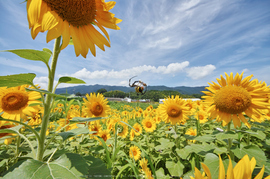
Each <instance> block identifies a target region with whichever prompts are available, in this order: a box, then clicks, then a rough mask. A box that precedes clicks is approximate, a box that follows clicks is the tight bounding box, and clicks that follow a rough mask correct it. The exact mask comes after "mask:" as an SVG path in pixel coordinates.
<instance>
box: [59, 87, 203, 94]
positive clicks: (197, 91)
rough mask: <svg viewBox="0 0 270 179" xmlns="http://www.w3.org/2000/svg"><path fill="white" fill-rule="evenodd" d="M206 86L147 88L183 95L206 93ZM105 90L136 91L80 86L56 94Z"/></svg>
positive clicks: (128, 88)
mask: <svg viewBox="0 0 270 179" xmlns="http://www.w3.org/2000/svg"><path fill="white" fill-rule="evenodd" d="M205 87H206V86H198V87H188V86H177V87H167V86H147V90H158V91H165V90H169V91H178V92H180V93H181V94H187V95H191V94H203V93H202V92H201V91H205V90H206V89H205ZM101 88H104V89H106V90H107V91H115V90H119V91H123V92H125V93H128V92H132V91H134V88H131V87H126V86H109V85H99V84H95V85H79V86H73V87H66V88H58V89H56V91H55V93H56V94H61V93H66V92H67V93H68V94H76V93H78V92H80V93H81V94H86V93H88V94H89V93H92V92H96V91H97V90H99V89H101Z"/></svg>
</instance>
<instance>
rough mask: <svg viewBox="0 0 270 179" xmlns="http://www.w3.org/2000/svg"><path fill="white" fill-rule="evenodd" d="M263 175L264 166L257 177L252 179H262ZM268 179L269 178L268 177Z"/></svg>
mask: <svg viewBox="0 0 270 179" xmlns="http://www.w3.org/2000/svg"><path fill="white" fill-rule="evenodd" d="M263 174H264V166H263V168H262V169H261V171H260V173H258V175H256V177H255V178H254V179H262V177H263ZM268 177H269V178H270V175H269V176H268ZM268 177H266V178H268Z"/></svg>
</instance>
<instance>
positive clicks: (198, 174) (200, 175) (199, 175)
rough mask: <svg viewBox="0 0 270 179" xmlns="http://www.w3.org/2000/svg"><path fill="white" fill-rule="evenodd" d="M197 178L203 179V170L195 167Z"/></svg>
mask: <svg viewBox="0 0 270 179" xmlns="http://www.w3.org/2000/svg"><path fill="white" fill-rule="evenodd" d="M195 179H203V176H202V174H201V172H200V171H199V170H198V169H197V168H196V167H195Z"/></svg>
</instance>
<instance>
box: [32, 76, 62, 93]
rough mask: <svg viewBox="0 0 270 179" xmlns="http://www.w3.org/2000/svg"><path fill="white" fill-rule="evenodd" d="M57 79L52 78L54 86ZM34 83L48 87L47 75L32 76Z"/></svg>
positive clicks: (42, 87)
mask: <svg viewBox="0 0 270 179" xmlns="http://www.w3.org/2000/svg"><path fill="white" fill-rule="evenodd" d="M57 82H58V81H56V80H54V86H55V85H56V84H57ZM34 84H35V85H38V86H40V88H41V89H45V90H47V89H48V77H45V76H41V77H36V78H34Z"/></svg>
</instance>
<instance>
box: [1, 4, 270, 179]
mask: <svg viewBox="0 0 270 179" xmlns="http://www.w3.org/2000/svg"><path fill="white" fill-rule="evenodd" d="M24 3H26V10H27V20H28V27H29V29H30V31H31V32H30V33H31V37H32V38H33V39H35V38H36V37H37V35H38V34H39V33H43V32H47V37H46V41H47V42H49V41H51V40H54V47H53V50H52V51H51V50H50V49H47V48H44V49H43V50H33V49H15V50H4V51H1V53H2V52H3V53H6V52H8V53H13V54H15V55H17V56H19V57H21V58H24V59H27V60H32V61H38V62H39V63H42V65H44V66H45V67H46V69H47V70H48V72H47V73H48V79H47V89H42V88H41V87H40V86H39V85H37V84H34V82H33V80H34V78H35V77H36V74H34V73H24V74H14V75H7V76H0V177H1V178H4V179H13V178H18V177H19V178H22V179H56V178H57V179H74V178H76V179H79V178H116V179H118V178H136V179H139V178H149V179H151V178H154V179H170V178H182V179H194V178H195V179H212V178H213V179H217V178H218V179H225V178H227V179H251V178H252V179H253V178H255V179H262V178H264V179H270V86H267V84H266V83H265V82H262V81H259V80H258V79H256V78H255V79H252V77H253V76H252V75H250V76H247V77H243V73H241V74H239V73H236V74H235V75H233V73H230V74H227V73H225V76H224V77H223V76H222V75H221V76H220V78H217V82H214V81H212V83H209V87H206V89H205V91H203V93H204V96H202V99H201V100H198V101H192V100H185V99H183V98H181V97H179V96H178V95H175V96H173V95H171V96H168V97H166V98H165V99H164V100H163V103H160V104H159V103H148V104H145V103H123V102H119V103H118V102H109V101H108V100H107V99H106V98H105V97H104V96H103V95H102V94H99V93H97V94H96V93H90V94H87V95H86V97H85V98H82V100H79V99H77V98H74V96H70V95H68V94H67V95H59V94H56V93H55V91H56V88H57V87H58V85H59V84H62V83H68V84H85V82H84V81H83V80H80V79H77V78H74V77H69V76H62V77H60V78H59V79H58V80H56V78H55V74H56V73H55V72H56V66H57V62H58V59H59V54H60V52H61V51H62V50H64V49H65V48H66V47H67V46H68V45H73V46H74V52H75V54H76V56H79V55H81V56H83V57H84V58H86V56H87V54H88V52H89V51H90V52H91V54H92V55H93V56H96V47H98V48H100V49H101V50H103V51H105V48H104V46H107V47H110V38H109V34H108V32H107V31H106V29H105V28H109V29H113V30H120V28H119V27H118V25H117V24H118V23H120V22H121V21H122V20H121V19H118V18H116V17H115V14H113V13H111V12H109V11H110V10H111V9H112V8H113V7H114V5H115V3H116V2H114V1H109V2H105V0H88V1H72V0H71V1H62V0H53V1H50V0H26V1H25V2H24ZM74 7H76V8H74ZM141 85H142V86H138V85H135V86H132V87H135V90H136V92H137V93H140V95H142V94H144V93H145V92H146V91H144V87H146V86H147V84H145V83H143V82H141Z"/></svg>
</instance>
